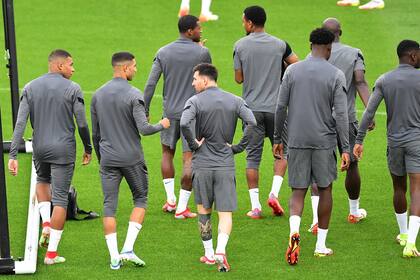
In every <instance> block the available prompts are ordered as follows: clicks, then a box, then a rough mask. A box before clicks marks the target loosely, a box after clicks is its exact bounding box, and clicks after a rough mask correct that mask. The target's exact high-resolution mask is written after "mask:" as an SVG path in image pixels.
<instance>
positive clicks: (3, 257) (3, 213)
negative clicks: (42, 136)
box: [0, 109, 15, 274]
mask: <svg viewBox="0 0 420 280" xmlns="http://www.w3.org/2000/svg"><path fill="white" fill-rule="evenodd" d="M0 148H1V149H0V274H14V267H15V262H14V260H13V259H12V258H11V257H10V240H9V220H8V215H7V197H6V178H5V176H4V158H3V133H2V126H1V109H0Z"/></svg>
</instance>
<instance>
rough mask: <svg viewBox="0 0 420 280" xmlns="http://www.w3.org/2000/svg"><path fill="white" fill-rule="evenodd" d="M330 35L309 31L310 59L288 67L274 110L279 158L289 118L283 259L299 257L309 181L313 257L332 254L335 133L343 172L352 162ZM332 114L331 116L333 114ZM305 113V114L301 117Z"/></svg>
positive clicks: (342, 80) (342, 85) (275, 149)
mask: <svg viewBox="0 0 420 280" xmlns="http://www.w3.org/2000/svg"><path fill="white" fill-rule="evenodd" d="M333 41H334V34H332V33H331V32H330V31H328V30H326V29H323V28H318V29H315V30H314V31H312V32H311V34H310V42H311V56H310V57H309V58H307V59H305V60H304V61H302V62H298V63H296V64H294V65H291V66H289V67H288V68H287V69H286V72H285V74H284V77H283V82H282V85H281V88H280V94H279V98H278V101H277V108H276V123H275V127H276V131H278V133H276V137H275V143H276V144H275V145H274V147H273V152H274V154H275V156H278V157H281V156H282V154H283V143H281V136H282V131H283V127H284V122H285V120H286V118H287V133H288V164H289V185H290V186H291V187H292V197H291V199H290V220H289V222H290V239H289V246H288V248H287V251H286V260H287V262H288V263H289V264H291V265H293V264H296V263H297V262H298V257H299V250H300V247H299V242H300V235H299V227H300V220H301V216H302V211H303V205H304V199H305V195H306V191H307V188H308V186H309V184H311V183H312V182H313V181H314V182H315V183H316V184H317V185H318V188H319V196H320V199H319V207H318V217H319V223H318V224H319V228H318V239H317V242H316V249H315V253H314V255H315V256H318V257H324V256H329V255H331V254H332V253H333V251H332V250H331V249H329V248H327V247H326V245H325V240H326V237H327V233H328V224H329V221H330V216H331V210H332V182H333V181H334V180H335V179H336V178H337V167H336V162H337V158H336V155H335V149H336V146H337V134H338V137H339V139H340V144H341V148H342V156H341V159H342V162H341V170H346V169H347V168H348V166H349V164H350V155H349V141H348V114H347V96H346V89H345V85H346V79H345V77H344V74H343V72H342V71H341V70H339V69H338V68H336V67H335V66H333V65H331V64H330V63H328V61H327V60H328V58H329V57H330V54H331V48H332V46H331V45H332V42H333ZM333 111H334V114H335V116H333ZM302 112H304V113H302Z"/></svg>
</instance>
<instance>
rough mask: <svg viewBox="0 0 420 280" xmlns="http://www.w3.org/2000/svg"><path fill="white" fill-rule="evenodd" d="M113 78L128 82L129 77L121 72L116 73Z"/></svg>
mask: <svg viewBox="0 0 420 280" xmlns="http://www.w3.org/2000/svg"><path fill="white" fill-rule="evenodd" d="M113 78H121V79H124V80H127V76H126V75H125V74H124V73H123V72H120V71H115V72H114V75H113Z"/></svg>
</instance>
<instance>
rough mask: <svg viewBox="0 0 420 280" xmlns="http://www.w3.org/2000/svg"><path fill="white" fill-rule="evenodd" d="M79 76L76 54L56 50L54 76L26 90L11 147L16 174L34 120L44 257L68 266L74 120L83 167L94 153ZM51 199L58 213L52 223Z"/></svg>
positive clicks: (51, 62) (52, 59)
mask: <svg viewBox="0 0 420 280" xmlns="http://www.w3.org/2000/svg"><path fill="white" fill-rule="evenodd" d="M73 72H74V67H73V58H72V56H71V55H70V53H68V52H67V51H65V50H60V49H57V50H54V51H52V52H51V54H50V55H49V56H48V73H47V74H45V75H42V76H41V77H39V78H37V79H35V80H33V81H31V82H29V83H28V84H27V85H26V86H25V87H24V89H23V91H22V96H21V101H20V106H19V112H18V119H17V121H16V127H15V131H14V133H13V140H12V144H11V147H10V155H9V157H10V159H9V165H8V167H9V171H10V172H11V173H12V175H14V176H16V175H17V173H18V161H17V153H18V145H19V143H20V141H21V140H22V136H23V133H24V132H25V127H26V122H27V120H28V116H29V117H30V121H31V126H32V129H33V132H32V139H33V140H32V141H33V142H32V144H33V161H34V165H35V169H36V174H37V186H36V188H37V189H36V192H37V198H38V200H39V207H40V213H41V217H42V221H43V230H42V235H41V240H40V243H41V245H42V246H48V251H47V253H46V256H45V258H44V263H45V264H47V265H52V264H57V263H63V262H65V258H63V257H61V256H59V255H58V254H57V248H58V243H59V242H60V239H61V235H62V233H63V228H64V223H65V222H66V214H67V204H68V192H69V188H70V184H71V180H72V177H73V171H74V163H75V161H76V139H75V137H74V131H75V125H74V119H73V118H74V117H75V118H76V125H77V127H78V131H79V135H80V138H81V139H82V141H83V146H84V149H85V152H84V154H83V159H82V164H83V165H87V164H88V163H89V162H90V160H91V154H92V146H91V143H90V135H89V128H88V124H87V122H86V115H85V105H84V99H83V94H82V90H81V89H80V86H79V85H78V84H76V83H75V82H72V81H70V78H71V76H72V75H73ZM50 185H51V192H52V194H50ZM50 200H51V202H52V204H53V206H54V209H53V212H52V217H51V221H50V222H49V220H50V217H49V216H50V209H49V208H50V207H51V204H50V202H49V201H50Z"/></svg>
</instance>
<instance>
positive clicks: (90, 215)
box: [67, 186, 99, 221]
mask: <svg viewBox="0 0 420 280" xmlns="http://www.w3.org/2000/svg"><path fill="white" fill-rule="evenodd" d="M95 218H99V214H98V213H96V212H93V211H85V210H82V209H80V208H79V207H78V206H77V191H76V189H75V188H74V187H73V186H70V189H69V203H68V205H67V220H76V221H82V220H91V219H95Z"/></svg>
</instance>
